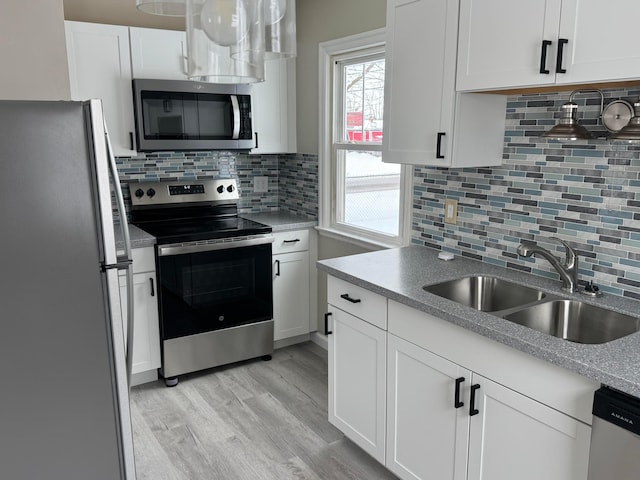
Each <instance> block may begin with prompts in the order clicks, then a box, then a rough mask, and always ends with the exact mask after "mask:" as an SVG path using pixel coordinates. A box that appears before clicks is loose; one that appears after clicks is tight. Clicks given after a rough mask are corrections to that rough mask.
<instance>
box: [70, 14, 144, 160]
mask: <svg viewBox="0 0 640 480" xmlns="http://www.w3.org/2000/svg"><path fill="white" fill-rule="evenodd" d="M65 31H66V41H67V58H68V60H69V82H70V86H71V98H72V99H73V100H88V99H90V98H99V99H101V100H102V107H103V110H104V116H105V118H106V122H107V127H108V128H109V136H110V137H111V142H112V144H113V149H114V153H115V154H116V155H117V156H131V155H135V154H136V152H135V148H134V144H133V132H134V121H133V94H132V90H131V57H130V55H129V28H128V27H122V26H118V25H100V24H97V23H83V22H65Z"/></svg>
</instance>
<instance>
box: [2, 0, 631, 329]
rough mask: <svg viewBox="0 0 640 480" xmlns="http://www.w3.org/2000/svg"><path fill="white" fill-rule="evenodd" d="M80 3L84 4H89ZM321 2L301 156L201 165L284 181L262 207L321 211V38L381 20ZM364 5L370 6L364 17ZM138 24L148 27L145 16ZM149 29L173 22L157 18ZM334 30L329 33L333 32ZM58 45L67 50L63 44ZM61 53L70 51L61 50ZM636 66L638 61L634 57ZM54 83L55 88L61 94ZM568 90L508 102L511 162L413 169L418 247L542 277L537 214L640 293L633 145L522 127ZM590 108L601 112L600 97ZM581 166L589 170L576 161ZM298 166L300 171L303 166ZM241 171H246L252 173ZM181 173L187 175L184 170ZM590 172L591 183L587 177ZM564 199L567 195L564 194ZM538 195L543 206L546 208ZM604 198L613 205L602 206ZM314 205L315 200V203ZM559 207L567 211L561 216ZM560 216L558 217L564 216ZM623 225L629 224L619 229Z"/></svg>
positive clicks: (326, 250) (308, 40)
mask: <svg viewBox="0 0 640 480" xmlns="http://www.w3.org/2000/svg"><path fill="white" fill-rule="evenodd" d="M83 3H84V4H85V5H86V2H83ZM123 3H124V2H123ZM126 3H127V4H128V3H131V2H126ZM317 3H318V2H302V1H301V2H299V5H298V31H299V32H303V31H304V32H305V37H300V38H299V44H298V49H299V50H298V58H297V59H296V63H297V72H298V73H297V79H296V83H297V85H296V88H297V98H296V101H297V112H298V113H297V130H298V133H297V143H298V145H297V147H298V148H297V152H298V153H296V154H290V155H284V156H278V157H277V158H274V157H268V158H267V160H266V166H265V162H264V161H260V162H259V167H257V168H256V163H257V160H254V159H253V158H252V157H251V156H244V155H240V156H238V157H237V158H236V159H235V161H236V163H235V164H234V163H233V162H232V160H231V159H230V158H228V157H225V156H224V155H221V156H220V157H222V158H220V157H218V158H216V156H215V155H214V156H213V158H211V159H207V160H204V161H203V162H204V164H205V165H204V166H205V167H206V168H212V169H214V170H215V171H222V170H223V169H224V168H226V167H227V166H230V168H235V169H237V170H236V171H238V172H240V176H241V182H244V188H243V191H247V190H248V191H249V192H251V191H252V188H248V187H250V186H251V179H252V177H253V175H256V176H267V177H270V179H269V182H270V183H271V184H273V183H274V182H275V183H276V184H277V185H278V195H275V193H272V195H270V196H269V197H268V198H267V200H266V204H267V205H269V208H273V209H275V206H276V205H278V206H280V208H287V205H288V204H291V203H298V201H297V196H298V195H300V194H301V193H302V194H303V195H308V196H307V197H306V198H304V199H303V200H302V201H301V202H300V203H301V204H302V208H301V210H298V211H297V212H296V213H302V214H311V215H314V214H316V215H317V213H316V212H317V206H316V207H314V206H313V203H314V200H315V203H316V205H317V201H318V200H317V195H318V185H317V180H315V181H314V177H313V170H314V168H315V170H316V172H317V169H318V166H317V164H318V154H317V152H318V151H319V147H318V144H317V141H318V140H317V135H316V133H315V132H317V130H318V123H317V122H318V115H316V114H313V113H312V114H310V112H317V110H318V107H317V104H318V102H317V98H318V95H317V92H316V88H317V87H316V85H317V80H316V79H317V77H318V74H317V72H318V67H317V65H318V58H317V53H316V52H317V48H318V43H319V42H322V41H325V40H332V39H334V38H340V37H345V36H347V35H350V34H355V33H359V32H364V31H369V30H373V29H376V28H380V27H383V26H384V25H385V7H386V5H385V4H384V2H375V4H373V5H372V2H366V6H362V5H359V4H357V2H349V4H348V5H347V6H345V5H342V4H339V5H338V2H335V4H336V6H335V8H334V9H330V8H329V7H328V6H327V5H330V4H327V2H323V5H318V4H317ZM65 7H66V4H65ZM358 7H361V8H358ZM16 8H17V7H16ZM43 8H44V7H43ZM47 8H51V7H50V6H48V7H47ZM127 8H130V6H127ZM350 9H352V10H350ZM87 10H90V12H87V13H86V15H87V16H85V17H76V18H72V17H68V18H67V20H83V21H94V22H97V23H105V24H110V23H120V22H119V21H118V20H117V19H115V18H114V17H110V16H109V15H108V12H101V9H99V8H98V7H96V8H95V9H93V8H89V7H87ZM127 11H129V10H127ZM91 12H95V14H96V15H99V17H98V18H96V17H91V16H90V15H91V14H92V13H91ZM361 12H366V15H363V14H362V13H361ZM134 16H135V18H141V22H147V21H151V20H149V18H153V17H152V16H148V17H144V18H145V19H144V20H143V19H142V18H143V16H137V15H135V12H132V13H130V14H127V19H129V18H134ZM7 17H8V15H3V18H4V19H7ZM43 17H45V16H44V15H43ZM14 18H15V17H14ZM29 18H31V17H29ZM55 18H57V19H58V21H59V22H58V23H56V25H43V26H42V28H41V29H40V31H42V32H45V31H47V29H52V30H53V33H54V34H56V35H60V34H61V30H60V29H61V28H62V26H61V25H60V24H59V23H62V20H61V12H60V11H57V12H52V14H51V15H48V16H46V19H43V20H42V21H43V22H44V21H45V20H48V21H47V22H46V23H53V21H52V20H51V19H55ZM154 20H155V19H154ZM356 20H357V21H356ZM30 21H32V20H30ZM158 22H159V20H158ZM11 23H15V22H11ZM139 25H140V26H145V25H144V24H143V23H140V24H139ZM356 25H357V27H356ZM146 26H155V27H162V28H171V27H168V26H164V25H160V24H159V23H158V24H154V25H149V24H147V25H146ZM328 26H330V28H331V30H328ZM12 28H13V29H14V30H15V29H16V28H18V27H16V26H15V25H13V24H12V25H7V26H6V29H4V30H3V31H7V32H14V30H12ZM25 34H26V32H25V31H24V29H21V28H20V29H19V31H16V32H15V36H14V37H13V38H16V39H19V38H22V36H24V35H25ZM307 35H308V37H307ZM3 43H4V42H3ZM43 44H46V45H47V47H48V48H51V49H52V50H53V49H55V48H57V47H56V45H55V44H54V42H51V41H50V40H47V39H43V40H42V43H39V44H38V47H39V46H40V45H43ZM24 45H25V48H26V47H28V45H29V42H27V41H26V40H25V43H24ZM60 48H64V41H63V40H62V43H61V45H60ZM34 50H35V51H34V54H37V53H38V52H40V50H41V48H34ZM11 53H12V52H8V53H7V55H6V59H7V60H6V64H9V65H12V64H13V62H21V60H20V59H16V58H14V56H13V55H11ZM3 58H5V56H3ZM33 58H39V57H38V56H35V57H33ZM61 58H62V59H65V58H66V57H65V54H64V52H63V55H62V57H61ZM43 62H44V63H42V64H40V63H39V62H32V61H29V62H28V63H27V64H25V65H22V64H21V63H19V64H18V65H16V68H15V70H14V71H13V73H15V74H16V75H19V77H20V82H16V84H14V85H15V88H16V89H17V92H18V93H16V95H18V96H19V97H21V98H29V97H30V96H32V95H33V93H34V92H38V93H37V95H44V93H42V92H44V90H43V86H42V85H40V84H38V83H36V84H35V85H29V83H30V82H42V80H43V78H42V76H41V75H38V74H37V73H36V74H33V75H26V74H25V73H27V72H31V71H33V70H32V69H33V68H34V66H35V65H38V71H40V65H49V64H50V63H51V62H52V61H51V55H48V56H47V58H45V59H43ZM52 63H54V64H55V63H56V62H52ZM58 63H66V60H60V61H59V62H58ZM630 63H633V62H632V61H630ZM57 68H59V67H58V66H56V65H52V66H51V71H52V73H55V72H56V71H58V72H60V70H56V69H57ZM65 68H66V67H65ZM63 70H64V69H63ZM65 74H66V72H65V71H62V72H60V75H61V76H63V77H64V75H65ZM46 80H47V82H46V85H45V87H46V88H53V89H54V92H53V93H50V94H49V95H50V96H49V95H47V96H46V97H45V98H65V96H66V94H65V93H64V85H62V84H64V82H60V85H62V86H58V85H57V84H56V80H57V77H56V75H54V74H52V75H51V76H47V78H46ZM3 83H4V81H3ZM58 87H59V89H58V90H55V88H58ZM22 88H24V89H28V92H26V91H25V90H20V89H22ZM3 90H4V87H3ZM569 90H571V88H568V89H566V90H563V91H564V92H565V93H564V94H563V95H560V94H558V95H555V94H551V95H549V97H551V98H546V97H543V98H537V97H535V96H534V97H533V98H530V97H527V96H518V95H514V96H512V97H509V100H508V104H507V107H506V109H507V115H506V116H507V130H508V134H507V135H506V137H507V138H508V139H507V145H506V147H505V150H504V160H505V161H504V164H503V165H502V166H501V167H493V168H488V167H487V168H482V167H481V168H476V169H464V170H460V169H451V170H446V169H438V168H436V169H434V168H428V167H419V168H416V169H415V171H414V199H413V204H414V207H413V208H414V212H413V227H412V238H413V243H416V244H418V245H428V246H432V245H435V246H438V247H443V248H444V249H445V250H450V251H453V252H454V253H455V254H456V255H463V256H467V257H470V258H482V259H483V260H484V261H485V262H487V263H490V264H491V263H493V264H498V265H501V266H513V267H514V268H519V269H523V268H524V269H533V270H534V272H535V273H536V274H538V275H542V276H546V277H549V278H555V272H554V271H553V270H552V269H551V268H550V266H548V265H547V264H546V262H545V261H544V260H542V259H537V260H535V263H534V262H533V261H526V260H523V259H518V256H517V255H516V254H515V247H516V246H517V244H518V242H519V240H520V235H521V233H522V232H525V233H528V230H529V228H528V226H529V224H531V223H532V222H531V220H532V219H534V220H537V217H540V222H539V224H540V225H543V226H544V227H546V229H544V228H541V229H540V230H541V231H542V232H549V235H552V234H554V233H555V234H558V235H561V234H562V235H564V234H568V235H572V236H574V237H576V236H577V237H578V238H580V237H579V235H583V234H584V235H586V234H590V235H595V238H594V239H592V237H589V238H590V241H589V242H588V243H589V245H591V248H592V249H593V253H592V254H591V255H590V256H589V257H588V259H587V260H586V261H584V259H583V262H582V268H583V272H584V273H585V274H588V276H589V277H590V278H593V280H594V283H595V284H597V285H599V286H600V288H601V289H602V290H603V291H605V293H607V294H609V295H613V296H626V297H630V298H637V295H638V291H639V290H638V284H637V267H638V264H637V258H638V257H637V256H638V254H637V253H636V252H637V248H636V246H635V244H634V241H635V236H636V235H637V233H635V231H634V230H633V228H634V227H633V224H634V222H635V221H637V220H638V217H637V213H635V212H634V208H637V189H638V183H637V170H636V169H637V155H638V153H637V150H636V148H635V147H633V146H629V147H627V146H621V145H613V144H609V143H607V142H605V141H594V142H593V143H589V144H588V145H587V146H586V147H585V142H582V143H580V142H577V143H576V144H575V146H573V145H571V146H569V147H567V146H566V144H563V145H562V148H550V147H549V146H548V144H547V142H546V141H545V142H540V143H538V142H537V141H536V139H535V138H533V137H532V136H529V135H527V134H526V132H527V131H528V130H536V128H534V127H537V126H539V125H546V124H545V123H544V122H545V121H547V122H548V120H549V119H550V118H551V117H552V116H553V112H551V113H549V104H551V105H557V107H558V108H559V105H561V104H562V103H563V102H564V101H566V98H567V97H568V91H569ZM61 92H62V93H61ZM606 94H607V98H608V99H609V98H628V99H629V100H630V101H634V100H635V99H637V96H638V90H637V87H636V88H634V87H633V86H628V85H625V86H624V87H621V88H616V87H614V88H608V89H606ZM590 105H591V106H592V107H593V104H590ZM532 125H533V127H532ZM554 147H555V145H554ZM303 152H304V153H303ZM152 158H153V157H152ZM567 159H568V162H567ZM152 161H153V162H154V163H155V164H156V165H154V168H156V167H157V166H158V165H159V167H160V168H162V163H163V162H167V166H168V167H169V168H176V166H175V165H168V164H169V162H170V160H164V159H163V158H162V157H160V158H157V159H156V158H153V160H152ZM122 162H123V163H125V162H124V161H122ZM177 162H178V163H179V164H180V163H182V164H183V165H186V167H184V166H183V167H181V166H180V165H179V166H178V167H177V169H178V170H184V171H185V172H186V171H187V170H188V169H189V168H190V167H192V166H193V165H191V163H193V160H192V159H187V160H177ZM126 163H127V167H128V168H131V170H130V171H127V172H125V173H124V175H130V177H129V178H125V179H124V180H129V179H135V180H139V179H142V177H143V176H144V172H143V171H144V166H145V164H147V165H148V164H149V159H147V158H145V157H141V158H134V159H132V160H131V161H127V162H126ZM196 163H197V160H196ZM567 165H569V166H567ZM581 165H586V166H585V167H580V166H581ZM301 166H303V167H304V170H303V169H302V168H300V167H301ZM571 167H574V168H571ZM136 168H137V170H136ZM255 170H257V172H256V173H254V171H255ZM565 170H566V171H565ZM302 172H307V173H302ZM243 174H244V175H247V177H246V178H244V179H243V178H242V175H243ZM298 175H300V176H301V177H302V182H303V183H302V184H303V188H302V189H300V188H299V179H297V178H296V177H297V176H298ZM316 175H317V173H316ZM185 176H187V174H186V173H185ZM579 177H580V178H579ZM558 179H560V181H558ZM591 179H595V180H594V181H593V182H589V180H591ZM554 182H555V188H557V189H558V190H560V189H562V188H563V187H564V188H565V191H560V192H559V194H558V195H559V196H560V197H561V198H563V199H562V200H560V201H555V198H556V197H555V196H554V194H553V193H550V192H553V191H554V190H553V189H552V188H551V187H550V186H554ZM563 182H567V183H563ZM572 182H573V183H572ZM585 182H587V183H589V187H591V188H589V187H587V188H585V186H584V185H583V183H585ZM591 184H593V185H596V186H597V188H593V187H592V185H591ZM301 191H302V192H301ZM283 192H286V193H285V195H284V198H282V197H283ZM601 192H604V193H601ZM563 194H565V195H566V196H565V197H562V195H563ZM524 196H529V197H532V198H529V197H527V198H525V197H524ZM256 197H257V198H256V200H255V201H248V203H247V204H245V205H243V206H242V207H241V208H248V209H252V208H254V205H256V204H257V205H260V203H261V200H260V199H261V198H262V196H260V195H256ZM538 197H541V201H540V204H541V205H540V206H541V207H542V209H544V211H542V210H536V209H535V208H534V207H535V205H534V204H533V202H535V201H536V200H537V198H538ZM290 198H295V199H296V201H294V202H289V199H290ZM445 198H455V199H458V200H459V201H460V204H462V205H461V207H460V210H459V212H458V214H459V219H460V220H463V221H464V223H463V224H459V225H455V226H454V225H452V226H449V225H447V226H446V227H445V226H444V225H443V224H442V221H441V216H442V204H443V202H444V199H445ZM603 198H604V199H605V200H604V201H603ZM550 199H552V200H554V201H550ZM243 201H245V200H243ZM542 202H545V204H544V205H543V204H542ZM603 204H604V205H605V206H606V209H605V208H603ZM559 205H564V207H559ZM307 206H309V208H308V209H307ZM520 206H521V207H520ZM516 207H517V208H516ZM255 208H256V209H258V208H259V207H255ZM505 209H506V210H505ZM554 209H556V210H560V211H558V212H554V211H553V210H554ZM555 217H561V219H556V218H555ZM487 218H489V222H487ZM567 219H571V220H573V221H571V220H567ZM554 222H560V223H554ZM618 225H621V226H622V227H623V228H617V226H618ZM567 232H572V233H567ZM576 232H577V233H576ZM581 232H586V233H581ZM621 232H623V233H621ZM625 232H626V233H625ZM529 235H531V234H529ZM515 237H518V238H515ZM487 238H488V241H487V240H486V239H487ZM364 250H366V249H364V248H363V247H361V246H357V245H356V246H354V245H352V244H349V243H346V242H341V241H338V240H335V239H333V238H328V237H322V236H321V235H320V236H319V238H318V258H321V259H322V258H332V257H336V256H340V255H344V254H349V253H359V252H361V251H364ZM324 275H325V273H324V272H320V273H319V278H318V280H317V282H318V285H319V288H318V300H317V305H318V306H317V311H318V315H317V329H318V331H322V330H323V329H324V325H323V321H322V319H323V317H322V314H323V313H324V312H325V311H326V308H325V305H326V300H325V299H326V294H325V293H324V291H323V286H324V284H325V280H324Z"/></svg>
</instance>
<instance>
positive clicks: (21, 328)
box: [0, 100, 135, 480]
mask: <svg viewBox="0 0 640 480" xmlns="http://www.w3.org/2000/svg"><path fill="white" fill-rule="evenodd" d="M107 143H108V136H107V135H105V128H104V122H103V117H102V109H101V104H100V102H99V101H96V100H91V101H88V102H44V101H0V229H1V230H0V272H1V276H2V277H1V278H2V288H1V289H0V368H1V370H0V371H1V372H2V375H1V377H0V379H1V380H2V385H1V386H0V478H4V479H7V480H18V479H20V480H22V479H29V480H35V479H47V480H48V479H51V480H58V479H60V480H63V479H64V480H74V479H78V480H89V479H91V480H99V479H105V480H107V479H108V480H114V479H127V480H131V479H134V478H135V467H134V456H133V441H132V432H131V418H130V411H129V391H128V384H127V370H126V369H127V362H126V350H127V348H126V344H125V337H126V334H125V332H124V328H123V319H122V318H121V315H120V299H119V295H118V273H117V272H118V269H119V268H126V267H127V264H128V263H129V262H128V261H126V259H125V261H120V262H119V258H118V257H117V255H116V245H115V237H114V225H113V214H112V189H115V192H116V198H118V204H119V205H120V208H123V206H122V195H121V192H120V191H119V182H118V181H115V182H113V181H111V182H110V175H111V178H113V175H114V174H115V176H116V177H117V173H116V172H115V162H114V161H113V160H114V159H113V157H112V156H110V154H109V150H108V147H107ZM110 183H111V186H110ZM121 216H122V217H124V215H122V214H121ZM123 227H124V230H125V231H126V225H124V226H123ZM127 248H128V247H127ZM129 252H130V250H127V253H126V257H128V258H130V255H129ZM131 284H132V282H131V279H129V285H131ZM128 298H131V295H129V297H128ZM129 325H131V322H129ZM129 339H130V340H131V337H129Z"/></svg>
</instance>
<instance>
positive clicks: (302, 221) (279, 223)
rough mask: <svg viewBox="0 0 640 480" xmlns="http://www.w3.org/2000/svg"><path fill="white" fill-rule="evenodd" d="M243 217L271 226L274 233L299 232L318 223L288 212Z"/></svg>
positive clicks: (243, 215) (309, 218)
mask: <svg viewBox="0 0 640 480" xmlns="http://www.w3.org/2000/svg"><path fill="white" fill-rule="evenodd" d="M240 216H241V217H244V218H247V219H249V220H253V221H254V222H258V223H263V224H265V225H269V226H270V227H271V228H272V229H273V231H274V232H286V231H288V230H299V229H303V228H312V227H315V226H316V225H317V224H318V221H317V220H315V219H313V218H311V217H306V216H303V215H294V214H292V213H288V212H280V211H278V212H264V213H246V214H240Z"/></svg>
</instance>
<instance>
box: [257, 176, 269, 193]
mask: <svg viewBox="0 0 640 480" xmlns="http://www.w3.org/2000/svg"><path fill="white" fill-rule="evenodd" d="M253 191H254V192H256V193H265V192H268V191H269V177H253Z"/></svg>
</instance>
